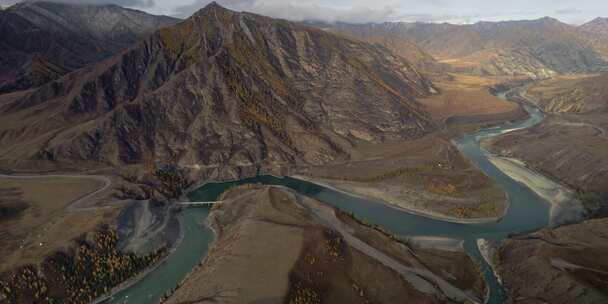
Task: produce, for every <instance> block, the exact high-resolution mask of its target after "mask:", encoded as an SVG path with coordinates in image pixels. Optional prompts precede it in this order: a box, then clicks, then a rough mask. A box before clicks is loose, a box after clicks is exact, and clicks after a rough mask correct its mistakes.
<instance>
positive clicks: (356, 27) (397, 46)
mask: <svg viewBox="0 0 608 304" xmlns="http://www.w3.org/2000/svg"><path fill="white" fill-rule="evenodd" d="M312 25H314V26H316V27H320V28H322V29H325V30H327V31H331V32H335V33H339V34H342V35H346V36H349V37H353V38H356V39H360V40H363V41H366V42H369V43H372V44H379V45H382V46H384V47H386V48H387V49H389V50H391V51H392V52H394V53H395V54H397V55H399V56H402V57H403V58H405V59H406V60H408V61H410V62H412V63H413V64H414V65H415V66H416V67H417V68H418V69H419V70H421V71H423V72H426V73H440V72H441V71H442V67H441V65H440V64H439V63H438V62H437V61H436V60H435V58H433V56H431V55H430V54H429V53H427V52H426V51H424V50H422V49H421V48H420V47H418V46H417V45H416V44H415V43H413V42H412V41H411V40H410V38H409V37H408V36H407V35H405V33H404V32H402V31H400V30H399V28H398V27H394V26H393V24H392V23H383V24H375V23H367V24H350V23H340V22H338V23H334V24H328V23H318V22H317V23H312Z"/></svg>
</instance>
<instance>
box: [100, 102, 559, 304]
mask: <svg viewBox="0 0 608 304" xmlns="http://www.w3.org/2000/svg"><path fill="white" fill-rule="evenodd" d="M502 97H504V95H502ZM524 108H525V109H526V111H527V112H528V113H529V117H528V118H527V119H525V120H523V121H520V122H516V123H507V124H505V125H503V126H501V127H496V128H489V129H484V130H480V131H477V132H475V133H471V134H467V135H465V136H463V137H462V138H459V139H457V140H455V144H456V145H457V147H458V149H459V150H460V152H461V153H463V154H464V155H465V156H466V157H468V158H469V159H470V160H471V162H473V163H474V164H475V165H476V166H477V167H478V168H479V169H480V170H481V171H483V172H484V173H485V174H486V175H488V176H489V177H491V178H492V179H493V180H495V181H496V182H497V183H498V184H499V185H500V186H501V187H502V188H503V189H504V191H505V192H506V193H507V195H508V197H509V201H510V205H509V208H508V210H507V213H506V215H505V216H504V217H503V218H502V219H501V220H500V221H498V222H493V223H485V224H457V223H452V222H446V221H442V220H437V219H431V218H428V217H424V216H420V215H414V214H411V213H408V212H406V211H403V210H399V209H397V208H392V207H390V206H387V205H386V204H382V203H378V202H374V201H373V200H368V199H363V198H358V197H354V196H349V195H347V194H344V193H341V192H337V191H335V190H331V189H327V188H325V187H323V186H319V185H316V184H313V183H310V182H306V181H302V180H298V179H294V178H290V177H285V178H278V177H273V176H258V177H255V178H249V179H244V180H239V181H234V182H225V183H209V184H206V185H204V186H203V187H201V188H199V189H197V190H196V191H194V192H192V193H191V194H190V195H189V196H190V199H191V200H192V201H215V200H216V198H217V197H218V195H219V194H220V193H222V192H223V191H224V190H226V189H228V188H230V187H232V186H234V185H238V184H245V183H262V184H267V185H281V186H285V187H288V188H291V189H293V190H295V191H297V192H298V193H300V194H303V195H306V196H309V197H312V198H315V199H317V200H319V201H322V202H324V203H326V204H329V205H331V206H334V207H337V208H339V209H342V210H344V211H347V212H352V213H354V214H355V215H356V216H357V217H358V218H361V219H365V220H366V221H367V222H369V223H372V224H377V225H379V226H382V227H383V228H385V229H387V230H388V231H391V232H392V233H394V234H396V235H401V236H404V237H405V236H441V237H450V238H458V239H462V240H464V247H465V250H466V251H467V252H468V254H469V255H470V256H471V257H472V258H473V259H474V260H476V261H477V262H478V263H480V264H481V266H482V270H483V273H484V276H485V279H486V282H487V283H488V285H489V291H490V292H489V297H488V299H487V303H491V304H495V303H502V302H503V298H504V297H503V295H504V294H503V289H502V287H501V285H500V283H499V282H498V280H497V278H496V277H495V276H494V273H493V271H492V269H491V267H490V266H489V265H488V264H487V263H486V262H485V260H484V259H483V257H482V255H481V253H480V251H479V250H478V247H477V240H478V239H486V240H490V241H495V242H500V241H501V240H502V239H504V238H506V237H507V236H508V235H509V234H512V233H519V232H526V231H531V230H537V229H540V228H543V227H546V226H548V224H549V207H550V206H549V204H548V203H547V202H546V201H544V200H543V199H541V198H540V197H539V196H537V195H536V194H535V193H534V192H532V190H530V189H529V188H528V187H526V186H525V185H523V184H521V183H519V182H516V181H514V180H513V179H511V178H510V177H508V176H507V175H505V174H504V173H503V172H502V171H501V170H500V169H498V168H497V167H496V166H494V165H493V164H492V163H491V162H490V161H489V159H488V157H489V156H491V154H490V153H489V152H487V151H486V150H484V149H482V148H481V146H480V141H481V140H482V139H486V138H490V137H494V136H498V135H501V134H504V133H507V132H511V131H515V130H520V129H525V128H529V127H531V126H534V125H536V124H538V123H540V122H541V121H542V120H543V118H544V116H543V114H542V113H541V112H540V111H539V110H538V109H536V108H534V107H531V106H524ZM208 213H209V210H208V209H196V208H192V209H186V210H184V212H183V216H182V227H183V228H184V238H183V240H182V241H181V243H180V244H179V245H178V247H177V248H176V249H175V250H174V251H173V252H172V253H171V254H170V255H169V257H168V258H167V259H166V260H165V261H164V262H163V263H162V264H161V265H160V266H159V267H158V268H156V269H155V270H153V271H151V272H150V273H148V274H147V275H146V276H145V277H144V278H143V279H142V280H140V281H138V282H137V283H135V284H134V285H132V286H131V287H129V288H127V289H125V290H123V291H122V292H120V293H118V294H116V295H115V296H114V297H112V298H111V299H109V300H107V301H106V302H105V303H138V304H139V303H157V302H158V301H159V299H160V298H161V297H162V296H163V295H165V294H166V293H168V292H170V291H171V290H172V289H174V288H175V287H176V286H177V285H178V284H179V283H180V282H181V281H182V280H183V279H184V278H185V277H186V276H187V275H188V273H189V272H190V271H191V270H192V269H193V268H194V267H195V266H196V265H198V264H199V263H200V261H201V260H202V259H203V258H204V256H205V255H206V253H207V249H208V248H209V246H210V245H211V243H212V241H213V238H214V236H213V233H212V232H211V231H210V230H208V229H205V228H204V227H202V225H201V222H202V220H203V219H204V218H205V217H206V216H207V215H208Z"/></svg>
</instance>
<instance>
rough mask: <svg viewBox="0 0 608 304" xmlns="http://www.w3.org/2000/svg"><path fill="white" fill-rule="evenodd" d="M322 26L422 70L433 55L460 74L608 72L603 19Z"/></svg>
mask: <svg viewBox="0 0 608 304" xmlns="http://www.w3.org/2000/svg"><path fill="white" fill-rule="evenodd" d="M322 27H324V28H327V29H329V30H332V31H337V32H341V33H344V34H347V35H352V36H355V37H359V38H361V39H364V40H366V41H369V42H373V43H380V44H382V45H384V46H386V47H388V48H389V49H392V50H394V51H396V52H397V53H398V54H402V55H404V56H405V57H406V58H410V60H413V61H414V62H423V63H424V64H423V66H433V65H432V63H433V61H432V60H431V59H429V58H430V56H428V55H424V54H425V53H426V54H430V55H431V57H434V58H435V59H436V60H437V61H439V62H440V63H446V64H449V66H451V67H452V71H456V72H467V73H475V74H479V75H508V76H528V77H534V78H544V77H550V76H553V75H556V74H563V73H590V72H601V71H605V70H606V69H607V67H608V63H607V61H606V54H608V53H607V52H606V50H607V48H606V47H607V46H608V39H607V38H606V37H607V36H606V35H604V34H600V33H608V31H607V27H606V22H605V20H604V19H601V18H599V19H596V20H594V21H592V22H590V23H588V24H585V25H583V26H579V27H577V26H572V25H568V24H565V23H562V22H560V21H558V20H556V19H553V18H548V17H546V18H542V19H537V20H523V21H504V22H478V23H475V24H467V25H454V24H448V23H442V24H438V23H404V22H387V23H382V24H363V25H361V24H334V25H329V26H328V25H323V26H322ZM412 45H413V46H415V47H412ZM428 63H431V65H429V64H428Z"/></svg>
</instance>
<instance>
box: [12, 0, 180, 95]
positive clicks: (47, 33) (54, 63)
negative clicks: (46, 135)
mask: <svg viewBox="0 0 608 304" xmlns="http://www.w3.org/2000/svg"><path fill="white" fill-rule="evenodd" d="M178 21H179V20H178V19H174V18H170V17H164V16H153V15H149V14H146V13H144V12H140V11H136V10H130V9H125V8H122V7H119V6H115V5H73V4H61V3H53V2H29V1H28V2H24V3H20V4H16V5H14V6H11V7H9V8H7V9H5V10H2V11H0V93H7V92H13V91H18V90H24V89H29V88H32V87H37V86H40V85H42V84H44V83H47V82H48V81H50V80H54V79H57V78H58V77H60V76H62V75H65V74H66V73H68V72H70V71H73V70H75V69H78V68H81V67H83V66H85V65H88V64H91V63H94V62H98V61H100V60H102V59H105V58H107V57H109V56H111V55H113V54H116V53H117V52H118V51H120V50H122V49H124V48H126V47H128V46H130V45H132V44H133V43H135V42H136V41H138V40H139V39H142V38H143V37H145V36H146V35H148V34H151V33H152V32H154V31H155V30H156V29H158V28H160V27H163V26H167V25H172V24H175V23H177V22H178Z"/></svg>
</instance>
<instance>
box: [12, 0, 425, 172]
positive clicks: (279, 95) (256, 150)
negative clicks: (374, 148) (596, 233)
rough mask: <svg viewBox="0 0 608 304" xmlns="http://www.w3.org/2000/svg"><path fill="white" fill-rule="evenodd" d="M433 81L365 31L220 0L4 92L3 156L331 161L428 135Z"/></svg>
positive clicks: (189, 162)
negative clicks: (361, 148)
mask: <svg viewBox="0 0 608 304" xmlns="http://www.w3.org/2000/svg"><path fill="white" fill-rule="evenodd" d="M433 92H435V89H434V88H433V85H432V83H431V82H430V81H429V80H427V79H426V78H425V77H424V76H422V75H421V74H420V73H419V72H418V71H417V69H416V68H415V67H414V66H413V65H412V64H410V63H409V62H408V61H406V60H405V59H403V58H402V57H400V56H396V55H394V54H392V53H391V52H390V51H388V50H387V49H385V48H379V47H376V46H373V45H371V44H367V43H364V42H361V41H359V40H354V39H349V38H344V37H341V36H337V35H334V34H331V33H328V32H325V31H322V30H318V29H315V28H311V27H306V26H302V25H299V24H295V23H291V22H288V21H284V20H275V19H271V18H267V17H263V16H258V15H255V14H250V13H237V12H233V11H230V10H227V9H224V8H222V7H221V6H219V5H217V4H215V3H212V4H210V5H208V6H207V7H205V8H204V9H202V10H201V11H199V12H197V13H196V14H194V15H193V16H192V17H190V18H189V19H187V20H185V21H183V22H181V23H179V24H177V25H174V26H171V27H166V28H162V29H160V30H158V31H157V32H155V33H154V34H152V35H151V36H149V37H148V38H146V39H145V40H143V41H141V42H140V43H137V44H136V45H134V46H133V47H131V48H130V49H128V50H127V51H125V52H122V53H120V54H118V55H116V56H113V57H111V58H110V59H108V60H105V61H103V62H101V63H99V64H96V65H92V66H90V67H88V68H85V69H82V70H79V71H77V72H74V73H71V74H68V75H66V76H65V77H63V78H61V79H59V80H55V81H52V82H50V83H48V84H45V85H43V86H41V87H40V88H38V89H36V90H32V91H29V92H24V93H19V94H11V95H3V96H2V97H0V114H1V115H2V117H3V118H4V119H5V121H6V122H7V123H4V124H3V126H2V129H0V143H1V145H0V146H2V148H1V149H0V158H2V159H5V160H6V159H9V160H40V159H42V160H53V161H59V162H61V161H64V162H71V161H73V160H82V161H94V162H101V163H106V164H111V165H121V164H135V163H141V162H143V161H146V160H150V159H152V160H154V161H157V162H172V163H177V164H179V165H181V166H193V165H194V164H197V165H199V164H202V165H203V166H210V167H218V166H219V167H222V166H262V165H264V164H268V165H280V164H292V163H297V162H304V163H312V164H319V163H326V162H328V161H331V160H335V159H338V158H344V157H348V153H349V152H348V151H349V148H350V147H351V146H352V145H353V144H354V143H356V142H360V141H364V142H374V141H376V142H378V141H384V140H389V139H408V138H416V137H420V136H422V135H424V134H426V133H428V132H429V131H431V130H433V128H434V125H433V122H432V121H431V120H430V118H429V117H428V115H427V114H426V113H425V112H424V111H423V110H422V107H421V105H420V104H419V103H418V102H417V100H416V99H417V98H418V97H423V96H428V95H430V94H433Z"/></svg>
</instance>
